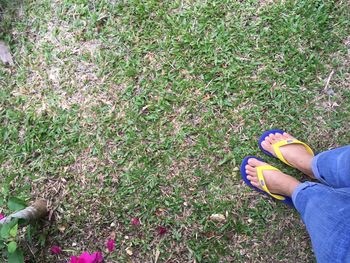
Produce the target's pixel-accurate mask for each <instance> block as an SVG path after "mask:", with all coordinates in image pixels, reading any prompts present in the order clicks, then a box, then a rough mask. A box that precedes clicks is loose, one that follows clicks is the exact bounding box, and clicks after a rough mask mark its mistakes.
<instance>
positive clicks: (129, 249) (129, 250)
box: [125, 247, 133, 256]
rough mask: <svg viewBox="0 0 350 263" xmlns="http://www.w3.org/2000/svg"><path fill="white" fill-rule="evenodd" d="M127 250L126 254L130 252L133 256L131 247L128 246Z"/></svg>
mask: <svg viewBox="0 0 350 263" xmlns="http://www.w3.org/2000/svg"><path fill="white" fill-rule="evenodd" d="M125 251H126V254H128V255H129V256H132V254H133V253H132V250H131V248H130V247H128V248H126V249H125Z"/></svg>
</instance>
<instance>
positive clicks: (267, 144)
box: [261, 141, 271, 151]
mask: <svg viewBox="0 0 350 263" xmlns="http://www.w3.org/2000/svg"><path fill="white" fill-rule="evenodd" d="M261 147H263V149H265V150H267V151H271V143H269V142H267V141H263V142H262V143H261Z"/></svg>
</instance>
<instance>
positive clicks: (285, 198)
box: [241, 156, 294, 207]
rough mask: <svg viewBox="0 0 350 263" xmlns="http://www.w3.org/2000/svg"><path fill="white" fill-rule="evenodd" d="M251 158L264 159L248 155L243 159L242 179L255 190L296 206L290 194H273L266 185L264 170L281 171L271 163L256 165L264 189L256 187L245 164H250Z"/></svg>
mask: <svg viewBox="0 0 350 263" xmlns="http://www.w3.org/2000/svg"><path fill="white" fill-rule="evenodd" d="M250 158H255V159H257V160H259V161H262V162H263V160H262V159H260V158H258V157H256V156H247V157H245V158H244V159H243V161H242V164H241V176H242V179H243V181H244V182H245V183H246V184H247V185H248V186H249V187H250V188H252V189H253V190H255V191H257V192H260V193H263V194H265V195H267V196H270V197H272V198H273V199H275V200H277V201H280V202H283V203H285V204H287V205H289V206H291V207H294V205H293V201H292V199H291V198H290V197H288V196H284V195H278V194H272V193H271V192H270V190H269V189H268V188H267V186H266V182H265V178H264V175H263V172H264V171H267V170H274V171H279V170H278V169H277V168H275V167H273V166H271V165H268V164H267V165H262V166H258V167H256V170H257V174H258V178H259V181H260V184H261V187H262V188H263V190H261V189H259V188H257V187H255V186H254V185H252V184H251V182H250V181H249V180H248V178H247V173H246V171H245V170H246V169H245V166H246V165H247V164H248V160H249V159H250Z"/></svg>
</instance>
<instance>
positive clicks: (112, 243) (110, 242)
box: [106, 238, 115, 252]
mask: <svg viewBox="0 0 350 263" xmlns="http://www.w3.org/2000/svg"><path fill="white" fill-rule="evenodd" d="M106 246H107V249H108V251H109V252H112V251H113V250H114V249H115V240H114V239H111V238H110V239H108V240H107V243H106Z"/></svg>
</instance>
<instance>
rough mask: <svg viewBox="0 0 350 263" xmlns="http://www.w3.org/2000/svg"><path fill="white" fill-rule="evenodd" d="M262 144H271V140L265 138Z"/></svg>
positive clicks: (268, 137)
mask: <svg viewBox="0 0 350 263" xmlns="http://www.w3.org/2000/svg"><path fill="white" fill-rule="evenodd" d="M263 142H265V143H266V144H272V139H271V137H270V136H266V138H265V140H264V141H263Z"/></svg>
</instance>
